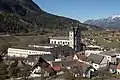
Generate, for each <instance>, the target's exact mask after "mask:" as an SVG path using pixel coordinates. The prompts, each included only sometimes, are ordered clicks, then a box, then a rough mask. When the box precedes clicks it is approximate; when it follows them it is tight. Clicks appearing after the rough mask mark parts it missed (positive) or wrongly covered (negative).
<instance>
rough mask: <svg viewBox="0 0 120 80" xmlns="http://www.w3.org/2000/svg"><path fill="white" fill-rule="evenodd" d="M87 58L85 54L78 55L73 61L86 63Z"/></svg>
mask: <svg viewBox="0 0 120 80" xmlns="http://www.w3.org/2000/svg"><path fill="white" fill-rule="evenodd" d="M86 58H87V57H86V56H85V53H76V54H75V55H74V56H73V60H82V61H85V60H86Z"/></svg>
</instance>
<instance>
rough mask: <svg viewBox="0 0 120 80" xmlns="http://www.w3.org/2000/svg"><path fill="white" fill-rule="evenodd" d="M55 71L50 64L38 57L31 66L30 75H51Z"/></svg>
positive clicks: (54, 73)
mask: <svg viewBox="0 0 120 80" xmlns="http://www.w3.org/2000/svg"><path fill="white" fill-rule="evenodd" d="M56 74H57V72H56V71H55V70H54V69H53V68H52V67H51V65H50V64H49V63H48V62H47V61H45V60H44V59H43V58H42V57H39V58H38V59H37V60H36V61H35V63H34V64H33V66H32V73H31V75H30V76H31V77H40V76H42V75H44V76H53V75H56Z"/></svg>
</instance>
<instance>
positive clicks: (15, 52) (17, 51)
mask: <svg viewBox="0 0 120 80" xmlns="http://www.w3.org/2000/svg"><path fill="white" fill-rule="evenodd" d="M45 54H52V52H51V49H48V48H32V47H15V46H14V47H11V48H8V56H10V57H24V58H27V57H28V55H45Z"/></svg>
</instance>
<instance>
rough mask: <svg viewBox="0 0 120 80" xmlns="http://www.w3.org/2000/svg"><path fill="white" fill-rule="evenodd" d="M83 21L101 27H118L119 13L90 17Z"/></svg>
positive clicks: (119, 26)
mask: <svg viewBox="0 0 120 80" xmlns="http://www.w3.org/2000/svg"><path fill="white" fill-rule="evenodd" d="M84 23H86V24H91V25H96V26H99V27H103V28H104V27H108V28H120V15H115V16H111V17H107V18H102V19H97V20H94V19H91V20H87V21H85V22H84Z"/></svg>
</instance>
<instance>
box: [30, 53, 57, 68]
mask: <svg viewBox="0 0 120 80" xmlns="http://www.w3.org/2000/svg"><path fill="white" fill-rule="evenodd" d="M40 57H41V58H42V59H44V60H45V61H46V62H47V63H49V64H50V65H52V61H55V57H54V56H53V55H52V54H45V55H28V64H29V65H31V66H33V65H34V64H35V62H37V60H38V59H39V58H40Z"/></svg>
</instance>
